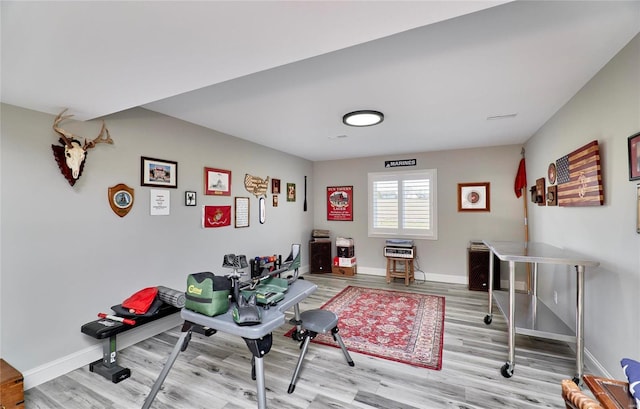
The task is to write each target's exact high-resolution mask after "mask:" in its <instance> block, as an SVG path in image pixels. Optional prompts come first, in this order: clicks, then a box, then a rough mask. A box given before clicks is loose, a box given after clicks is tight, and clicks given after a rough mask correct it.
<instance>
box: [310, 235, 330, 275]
mask: <svg viewBox="0 0 640 409" xmlns="http://www.w3.org/2000/svg"><path fill="white" fill-rule="evenodd" d="M331 267H332V263H331V241H330V240H325V241H319V240H311V241H310V242H309V272H310V273H331Z"/></svg>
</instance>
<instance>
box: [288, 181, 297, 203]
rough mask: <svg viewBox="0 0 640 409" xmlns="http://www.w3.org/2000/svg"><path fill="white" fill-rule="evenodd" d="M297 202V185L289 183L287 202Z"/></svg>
mask: <svg viewBox="0 0 640 409" xmlns="http://www.w3.org/2000/svg"><path fill="white" fill-rule="evenodd" d="M295 201H296V184H295V183H287V202H295Z"/></svg>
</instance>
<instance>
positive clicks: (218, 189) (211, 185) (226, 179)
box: [204, 168, 231, 196]
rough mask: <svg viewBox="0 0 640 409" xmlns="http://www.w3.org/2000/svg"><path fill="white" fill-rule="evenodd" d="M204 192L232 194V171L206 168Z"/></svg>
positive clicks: (217, 194)
mask: <svg viewBox="0 0 640 409" xmlns="http://www.w3.org/2000/svg"><path fill="white" fill-rule="evenodd" d="M204 194H205V195H214V196H231V171H230V170H224V169H216V168H204Z"/></svg>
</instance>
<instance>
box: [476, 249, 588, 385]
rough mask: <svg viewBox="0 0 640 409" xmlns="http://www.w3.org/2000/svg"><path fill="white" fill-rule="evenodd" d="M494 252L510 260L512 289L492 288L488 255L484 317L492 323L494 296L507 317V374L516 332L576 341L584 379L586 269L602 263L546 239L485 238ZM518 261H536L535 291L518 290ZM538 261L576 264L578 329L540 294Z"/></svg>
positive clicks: (579, 375)
mask: <svg viewBox="0 0 640 409" xmlns="http://www.w3.org/2000/svg"><path fill="white" fill-rule="evenodd" d="M484 244H486V245H487V247H489V250H490V252H491V253H492V254H495V255H496V256H497V257H498V258H499V259H500V260H502V261H507V262H508V263H509V290H508V291H507V292H505V291H498V290H494V289H493V263H494V258H493V255H491V256H490V258H489V311H488V314H487V315H486V316H485V318H484V322H485V324H487V325H489V324H490V323H491V320H492V316H493V314H492V308H493V298H494V297H495V300H496V304H497V305H498V308H500V310H501V311H502V313H503V314H504V316H505V317H506V318H507V321H508V333H509V335H508V344H509V357H508V360H507V362H506V363H505V364H504V365H503V366H502V368H501V373H502V376H504V377H505V378H510V377H511V376H513V372H514V367H515V337H516V333H517V334H523V335H530V336H534V337H539V338H546V339H555V340H561V341H568V342H575V343H576V374H575V376H574V378H573V380H574V382H576V384H579V382H580V381H581V379H582V375H583V367H584V272H585V267H587V266H588V267H596V266H598V265H599V264H600V263H599V262H597V261H594V260H591V259H589V258H588V257H585V256H584V255H581V254H579V253H576V252H573V251H569V250H565V249H561V248H558V247H554V246H551V245H548V244H544V243H535V242H510V241H486V240H485V241H484ZM515 263H531V264H533V280H532V283H533V285H532V291H531V290H530V291H528V292H527V293H526V294H522V293H518V294H516V292H515ZM538 264H558V265H571V266H575V268H576V276H577V278H576V287H577V288H576V295H577V297H576V300H577V301H576V331H575V332H574V331H573V330H571V329H570V328H569V327H568V326H567V325H566V324H565V323H564V322H563V321H562V320H560V318H558V317H557V316H556V315H555V314H554V313H553V311H551V309H549V308H548V307H547V306H546V305H544V304H543V303H542V302H541V301H539V300H538V297H537V275H538Z"/></svg>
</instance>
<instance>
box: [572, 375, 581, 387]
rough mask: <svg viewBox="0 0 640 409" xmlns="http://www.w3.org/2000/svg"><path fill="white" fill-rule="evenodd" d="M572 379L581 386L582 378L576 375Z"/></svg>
mask: <svg viewBox="0 0 640 409" xmlns="http://www.w3.org/2000/svg"><path fill="white" fill-rule="evenodd" d="M572 380H573V383H575V384H576V385H578V386H580V378H578V377H576V376H574V377H573V379H572Z"/></svg>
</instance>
